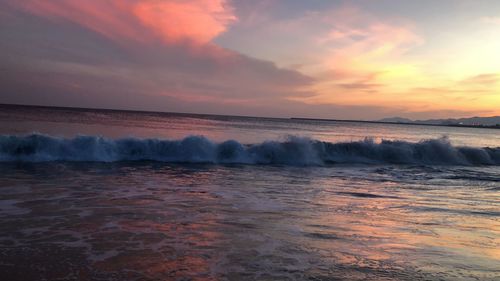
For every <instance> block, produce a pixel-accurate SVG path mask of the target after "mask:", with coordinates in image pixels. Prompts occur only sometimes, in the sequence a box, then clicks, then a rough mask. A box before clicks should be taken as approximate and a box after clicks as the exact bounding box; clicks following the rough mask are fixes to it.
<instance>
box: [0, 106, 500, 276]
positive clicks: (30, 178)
mask: <svg viewBox="0 0 500 281" xmlns="http://www.w3.org/2000/svg"><path fill="white" fill-rule="evenodd" d="M11 110H12V111H11V113H10V114H5V113H4V115H1V114H0V117H1V118H0V124H2V125H1V126H0V133H1V134H3V135H7V134H10V135H23V134H27V133H31V132H34V131H38V132H41V133H45V134H50V135H58V136H63V137H73V136H74V135H75V134H77V133H83V134H88V135H104V136H106V137H108V138H117V137H124V136H133V137H136V138H145V137H147V138H170V139H176V138H177V137H176V136H178V137H179V138H182V137H185V136H187V135H190V134H192V133H193V132H198V134H199V135H205V136H207V137H208V138H210V139H212V140H214V141H215V142H217V141H225V140H228V139H236V140H238V141H239V142H241V143H247V144H251V143H255V142H262V141H264V140H275V139H279V138H281V137H282V136H285V135H288V134H293V132H296V134H294V135H299V136H306V137H311V138H314V139H319V140H323V141H330V142H335V141H353V140H354V141H356V140H361V139H363V138H364V137H374V138H375V139H377V138H379V137H384V135H387V138H389V139H393V140H404V141H407V142H412V141H418V140H420V139H422V138H420V139H419V137H421V136H429V138H439V137H441V136H442V135H447V136H448V138H449V140H450V142H451V143H452V144H453V145H467V146H470V147H484V146H488V147H490V148H494V147H497V146H500V143H499V142H498V134H497V133H496V130H477V131H474V129H467V128H460V129H457V128H445V129H443V130H444V131H445V132H444V133H443V131H439V129H440V127H429V128H427V127H418V126H416V127H415V128H414V129H412V128H404V127H401V126H399V125H388V126H385V127H384V126H383V125H373V126H375V127H370V126H369V124H351V125H349V124H340V125H339V124H336V123H331V124H330V123H329V124H320V125H317V126H316V125H315V123H307V124H305V125H304V123H300V122H299V123H294V121H287V122H288V123H287V122H285V121H276V120H267V119H266V120H258V119H252V120H253V121H252V120H250V121H241V119H238V118H236V119H234V120H233V119H231V118H228V117H225V118H228V119H227V120H226V119H223V118H222V117H203V118H201V119H197V118H195V117H193V116H189V117H185V116H184V117H182V116H181V117H180V116H175V117H168V116H167V117H165V116H163V117H162V116H160V117H155V118H159V119H158V120H156V121H154V122H153V123H148V122H150V121H147V120H149V119H148V118H152V117H151V116H149V115H147V116H143V117H140V115H139V117H137V115H134V114H138V113H134V114H131V115H130V116H129V115H126V114H125V113H123V112H121V113H120V114H122V115H123V114H125V115H126V116H125V117H124V116H121V115H113V113H109V112H104V113H102V112H101V113H99V112H98V114H101V115H102V116H103V117H102V119H105V121H103V122H104V123H106V122H107V123H106V124H108V125H107V126H108V127H107V128H108V129H105V128H100V126H103V125H102V122H101V123H99V122H97V121H96V120H97V119H96V117H95V116H96V114H97V113H95V112H90V113H89V112H85V111H83V112H82V111H75V112H71V111H70V112H66V113H61V112H60V111H56V112H51V111H50V110H48V109H44V110H45V111H44V110H41V111H37V110H34V109H31V110H28V109H24V110H25V111H24V113H22V114H20V113H19V112H18V111H16V110H13V109H11ZM4 112H5V111H4ZM16 112H17V113H16ZM26 112H27V113H26ZM16 114H17V115H16ZM82 114H87V115H88V116H91V118H90V119H81V118H80V117H81V115H82ZM72 116H79V117H75V118H74V119H72V118H73V117H72ZM141 118H144V120H143V121H144V122H143V123H141ZM162 118H163V119H162ZM175 118H177V119H175ZM221 118H222V120H221ZM131 119H135V120H136V121H135V123H134V122H131V121H130V120H131ZM146 119H147V120H146ZM123 120H126V121H123ZM193 120H194V121H193ZM151 122H152V121H151ZM155 122H156V123H155ZM179 122H180V123H179ZM204 122H205V123H204ZM207 122H208V123H207ZM276 122H277V123H276ZM280 122H281V123H280ZM144 124H150V125H151V124H154V126H153V125H151V126H149V125H144ZM168 124H171V125H168ZM176 124H177V125H176ZM178 124H182V126H181V125H178ZM200 124H205V125H203V126H206V127H205V128H204V129H202V127H203V126H202V125H200ZM207 124H208V125H207ZM259 124H261V125H259ZM262 124H263V125H262ZM280 124H281V125H280ZM148 126H149V127H148ZM169 126H170V127H169ZM200 126H201V127H200ZM259 126H260V127H259ZM262 126H263V127H262ZM269 126H271V127H272V126H274V127H272V128H274V129H271V128H270V127H269ZM284 126H285V127H286V128H288V129H285V128H284ZM349 126H351V129H349ZM398 126H399V127H398ZM360 128H365V129H364V130H362V129H360ZM380 128H382V129H383V130H385V131H384V132H383V133H382V131H381V129H380ZM412 130H413V131H414V130H417V131H418V132H419V133H418V134H416V133H414V132H413V131H412ZM447 130H449V132H451V133H447ZM77 131H78V132H77ZM58 132H59V133H58ZM479 139H480V140H479ZM476 140H478V141H477V142H476ZM5 147H6V146H4V147H3V148H2V149H7V148H5ZM19 147H22V148H23V149H24V150H23V149H21V150H19V151H17V150H16V149H18V148H16V147H14V150H13V151H17V153H21V154H22V155H23V157H24V156H26V155H29V153H33V151H36V149H38V146H34V147H32V146H19ZM28 148H29V149H28ZM8 149H12V146H9V147H8ZM30 149H31V150H30ZM450 149H452V150H453V149H454V148H453V147H452V148H450ZM9 151H10V150H9ZM488 151H491V150H488ZM391 153H393V152H391ZM0 154H1V151H0ZM23 159H24V158H19V159H17V160H16V161H10V160H9V161H3V162H2V161H0V162H1V163H0V276H2V278H1V279H2V280H500V250H499V249H500V167H499V166H498V165H472V164H471V163H467V165H459V164H456V163H454V164H452V165H450V164H448V165H438V164H426V163H425V162H422V163H419V164H398V163H392V162H390V161H388V162H385V163H380V162H378V163H357V162H348V163H326V164H324V163H323V164H321V165H317V164H314V163H312V164H311V165H309V164H308V165H303V163H302V164H301V163H299V164H300V165H294V163H296V162H294V163H288V162H284V163H278V164H276V163H270V164H261V163H252V164H241V163H193V162H191V163H169V162H168V161H167V162H165V161H163V162H161V161H160V162H158V161H128V162H127V161H111V162H99V161H97V162H82V161H76V162H75V161H45V162H31V161H24V160H23ZM391 159H392V158H391Z"/></svg>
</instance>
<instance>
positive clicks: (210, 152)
mask: <svg viewBox="0 0 500 281" xmlns="http://www.w3.org/2000/svg"><path fill="white" fill-rule="evenodd" d="M0 161H1V162H13V161H20V162H45V161H91V162H115V161H161V162H171V163H176V162H181V163H182V162H184V163H214V164H218V163H226V164H228V163H240V164H278V165H300V166H308V165H327V164H332V163H353V164H354V163H364V164H427V165H500V148H487V147H486V148H475V147H463V146H462V147H458V146H453V145H451V144H450V142H449V141H448V140H447V139H446V138H441V139H431V140H424V141H420V142H417V143H412V142H407V141H392V140H382V141H381V142H375V141H373V140H371V139H365V140H362V141H354V142H339V143H330V142H323V141H318V140H313V139H308V138H299V137H289V138H288V139H287V140H285V141H282V142H278V141H265V142H263V143H259V144H252V145H244V144H241V143H239V142H237V141H234V140H228V141H225V142H222V143H215V142H212V141H210V140H208V139H207V138H205V137H203V136H189V137H186V138H184V139H182V140H160V139H137V138H124V139H117V140H112V139H108V138H103V137H98V136H77V137H74V138H71V139H66V138H57V137H52V136H46V135H41V134H32V135H28V136H5V135H4V136H0Z"/></svg>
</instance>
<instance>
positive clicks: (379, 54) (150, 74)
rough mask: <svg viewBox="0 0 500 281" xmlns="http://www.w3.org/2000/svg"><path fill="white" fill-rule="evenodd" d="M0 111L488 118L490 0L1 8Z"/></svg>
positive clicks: (498, 20) (499, 64)
mask: <svg viewBox="0 0 500 281" xmlns="http://www.w3.org/2000/svg"><path fill="white" fill-rule="evenodd" d="M0 38H1V40H0V103H14V104H33V105H54V106H74V107H92V108H114V109H133V110H151V111H170V112H191V113H210V114H229V115H250V116H269V117H312V118H335V119H363V120H374V119H380V118H384V117H392V116H401V117H406V118H411V119H429V118H449V117H455V118H457V117H471V116H493V115H500V51H498V50H500V1H497V0H491V1H486V0H440V1H435V0H432V1H430V0H421V1H404V0H352V1H347V0H345V1H335V0H330V1H328V0H308V1H303V0H252V1H248V0H86V1H80V0H23V1H19V0H0Z"/></svg>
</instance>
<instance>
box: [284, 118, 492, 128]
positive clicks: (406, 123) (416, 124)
mask: <svg viewBox="0 0 500 281" xmlns="http://www.w3.org/2000/svg"><path fill="white" fill-rule="evenodd" d="M290 119H292V120H306V121H324V122H350V123H372V124H394V125H411V126H433V127H459V128H480V129H500V126H498V125H494V126H488V125H464V124H427V123H418V122H411V123H410V122H388V121H369V120H343V119H322V118H304V117H292V118H290Z"/></svg>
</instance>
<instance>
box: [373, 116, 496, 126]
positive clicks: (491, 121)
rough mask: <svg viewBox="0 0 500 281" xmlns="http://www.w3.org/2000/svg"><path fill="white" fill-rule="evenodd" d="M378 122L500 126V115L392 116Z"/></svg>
mask: <svg viewBox="0 0 500 281" xmlns="http://www.w3.org/2000/svg"><path fill="white" fill-rule="evenodd" d="M377 121H378V122H388V123H418V124H432V125H465V126H499V127H500V116H492V117H471V118H458V119H452V118H449V119H428V120H411V119H408V118H402V117H391V118H384V119H380V120H377Z"/></svg>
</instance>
